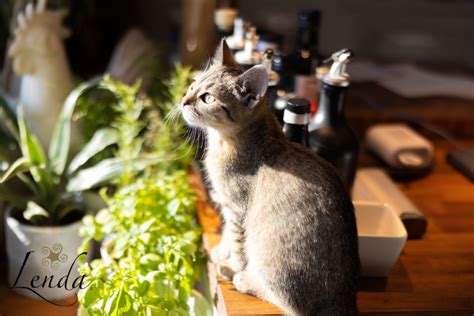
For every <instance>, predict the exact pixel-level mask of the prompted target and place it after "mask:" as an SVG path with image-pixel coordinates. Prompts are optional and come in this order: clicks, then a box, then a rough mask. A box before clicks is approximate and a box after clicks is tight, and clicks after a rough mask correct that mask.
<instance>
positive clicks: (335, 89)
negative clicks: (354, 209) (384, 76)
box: [309, 49, 359, 192]
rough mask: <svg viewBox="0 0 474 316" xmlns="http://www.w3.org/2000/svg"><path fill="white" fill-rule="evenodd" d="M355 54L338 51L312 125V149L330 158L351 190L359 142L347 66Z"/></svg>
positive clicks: (344, 50) (310, 142)
mask: <svg viewBox="0 0 474 316" xmlns="http://www.w3.org/2000/svg"><path fill="white" fill-rule="evenodd" d="M352 56H353V54H352V52H351V51H349V50H348V49H343V50H340V51H338V52H335V53H334V54H333V55H332V56H331V58H332V60H333V64H332V66H331V68H330V70H329V73H328V74H327V75H326V76H325V77H324V79H323V84H322V90H321V97H320V99H319V105H318V111H317V112H316V115H315V116H314V117H313V119H312V120H311V123H310V125H309V130H310V134H309V144H310V148H311V149H312V150H313V151H314V152H316V153H317V154H318V155H319V156H320V157H322V158H324V159H326V160H327V161H329V162H330V163H331V164H332V165H333V166H334V167H335V168H336V170H337V171H338V173H339V175H340V176H341V179H342V181H343V182H344V185H345V187H346V188H347V189H348V190H349V192H350V189H351V188H352V184H353V182H354V176H355V171H356V167H357V158H358V152H359V142H358V139H357V136H356V135H355V133H354V131H353V130H352V128H351V127H350V126H349V124H348V122H347V120H346V116H345V113H344V99H345V94H346V92H347V89H348V87H349V84H350V82H349V75H348V74H347V73H346V72H345V69H346V65H347V63H348V62H349V60H350V58H351V57H352Z"/></svg>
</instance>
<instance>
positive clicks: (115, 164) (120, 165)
mask: <svg viewBox="0 0 474 316" xmlns="http://www.w3.org/2000/svg"><path fill="white" fill-rule="evenodd" d="M159 161H161V158H158V157H142V158H137V159H135V160H134V161H133V162H132V167H133V171H134V172H138V171H141V170H144V169H145V168H147V167H148V166H151V165H153V164H156V163H157V162H159ZM123 170H124V162H123V161H122V160H121V159H119V158H109V159H105V160H102V161H101V162H99V163H98V164H97V165H95V166H93V167H90V168H87V169H82V170H81V171H79V172H78V173H77V174H76V175H75V176H74V177H73V178H71V179H70V180H69V183H68V185H67V187H66V190H67V191H68V192H79V191H85V190H89V189H91V188H94V187H96V186H98V185H101V184H104V183H107V182H110V181H111V180H113V179H115V178H117V177H119V176H120V175H121V174H122V172H123Z"/></svg>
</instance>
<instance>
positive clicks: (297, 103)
mask: <svg viewBox="0 0 474 316" xmlns="http://www.w3.org/2000/svg"><path fill="white" fill-rule="evenodd" d="M309 109H310V104H309V101H308V100H306V99H302V98H293V99H289V100H288V101H287V102H286V107H285V110H287V111H290V112H292V113H295V114H306V113H309Z"/></svg>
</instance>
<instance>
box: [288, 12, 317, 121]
mask: <svg viewBox="0 0 474 316" xmlns="http://www.w3.org/2000/svg"><path fill="white" fill-rule="evenodd" d="M320 24H321V13H320V12H319V11H316V10H315V11H301V12H300V13H299V14H298V32H297V34H296V47H295V51H294V72H295V78H294V91H295V94H296V95H297V96H298V97H300V98H305V99H307V100H309V101H310V102H311V113H312V114H314V113H315V112H316V109H317V102H318V101H317V99H316V97H317V94H318V91H319V85H318V82H317V79H316V76H315V69H316V67H318V66H319V64H320V55H319V53H318V48H319V26H320Z"/></svg>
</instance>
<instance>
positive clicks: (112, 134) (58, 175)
mask: <svg viewBox="0 0 474 316" xmlns="http://www.w3.org/2000/svg"><path fill="white" fill-rule="evenodd" d="M99 85H100V87H101V88H102V89H108V90H109V91H110V92H111V93H113V94H114V95H115V97H116V101H117V103H118V104H129V103H130V102H133V101H134V100H135V94H136V93H137V89H138V85H137V86H135V87H134V88H130V89H122V90H120V91H119V89H118V87H120V85H118V84H113V83H112V82H111V81H110V79H108V78H105V79H104V80H101V79H100V78H95V79H92V80H91V81H88V82H86V83H83V84H81V85H79V86H78V87H77V88H75V89H74V90H73V91H72V92H71V93H70V94H69V96H68V97H67V98H66V101H65V103H64V108H63V110H62V112H61V114H60V115H59V117H58V120H57V123H56V127H55V130H54V133H53V137H52V139H51V145H50V148H49V152H48V155H46V153H45V152H44V150H43V148H42V147H41V145H40V144H39V142H38V139H37V137H36V136H35V135H33V134H32V133H31V131H30V129H29V128H28V125H27V122H26V121H25V118H24V117H23V111H22V107H21V106H19V107H18V119H17V120H18V123H17V125H18V134H19V136H18V143H19V147H20V150H21V157H20V158H19V159H18V160H16V161H15V162H13V163H11V164H10V166H9V168H8V170H6V172H4V174H3V175H2V176H1V177H0V186H1V188H0V193H1V197H2V199H5V200H8V201H9V202H11V203H13V204H14V205H15V206H16V207H17V208H18V209H20V210H24V213H23V218H24V219H25V220H27V221H29V222H30V223H32V224H35V225H58V224H62V223H64V221H63V220H64V219H65V218H67V217H66V216H67V215H68V213H72V212H76V213H77V212H80V211H81V210H80V206H79V205H75V206H74V203H72V204H71V203H70V201H72V200H74V197H75V195H76V194H77V193H78V192H82V191H85V190H89V189H91V188H94V187H97V186H99V185H103V184H106V183H109V182H111V181H113V180H114V179H116V178H119V177H120V176H121V175H122V174H127V175H128V177H129V178H130V179H131V178H132V175H133V174H135V173H137V172H140V171H142V170H143V169H145V168H146V167H148V166H150V165H152V164H155V163H157V162H159V161H160V160H159V159H158V158H157V157H150V156H139V155H138V153H139V152H140V147H139V146H136V148H135V150H136V153H137V154H136V155H133V156H130V157H129V159H127V160H126V161H125V160H121V159H117V158H109V159H104V160H102V161H100V162H99V163H98V164H97V165H95V166H87V168H84V167H85V166H86V164H87V163H88V162H89V161H90V160H91V159H92V158H93V157H94V156H95V155H97V154H99V153H100V152H102V151H103V150H104V149H106V148H108V147H109V146H111V145H113V144H115V143H117V142H119V143H120V142H123V137H124V129H122V127H121V126H120V124H117V125H115V127H116V128H103V129H99V130H97V131H96V132H95V134H94V135H93V136H92V138H91V140H90V141H89V143H88V144H86V145H85V146H84V148H83V150H82V151H81V152H80V153H79V154H78V155H77V156H76V157H75V158H73V159H72V162H71V164H70V165H69V167H67V162H68V154H69V147H70V137H71V135H70V134H71V120H72V116H73V113H74V109H75V106H76V104H77V100H78V99H79V97H80V96H81V95H82V94H83V93H84V92H86V91H87V90H90V89H92V88H94V87H97V86H99ZM117 91H119V92H120V93H118V92H117ZM124 111H126V109H124ZM127 115H128V114H127ZM125 131H127V129H125ZM128 131H129V130H128ZM15 176H16V177H17V178H18V179H19V180H21V181H22V182H23V183H24V185H25V186H26V187H27V188H28V190H29V192H30V195H28V196H27V197H26V198H25V196H24V194H22V193H21V192H20V195H16V194H14V193H13V190H10V189H9V188H8V187H7V186H6V184H7V181H9V180H10V179H12V178H13V177H15ZM28 202H33V203H28Z"/></svg>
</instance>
